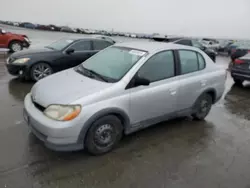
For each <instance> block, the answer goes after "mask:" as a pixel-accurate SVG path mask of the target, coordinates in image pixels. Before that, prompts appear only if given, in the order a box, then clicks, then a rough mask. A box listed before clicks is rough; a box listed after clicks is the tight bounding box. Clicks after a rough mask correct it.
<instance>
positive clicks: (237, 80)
mask: <svg viewBox="0 0 250 188" xmlns="http://www.w3.org/2000/svg"><path fill="white" fill-rule="evenodd" d="M233 80H234V83H235V84H236V85H237V86H242V85H243V81H244V80H240V79H237V78H233Z"/></svg>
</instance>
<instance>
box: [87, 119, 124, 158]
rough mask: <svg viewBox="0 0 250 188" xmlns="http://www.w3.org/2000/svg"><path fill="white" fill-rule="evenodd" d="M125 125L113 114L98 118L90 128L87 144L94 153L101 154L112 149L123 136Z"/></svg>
mask: <svg viewBox="0 0 250 188" xmlns="http://www.w3.org/2000/svg"><path fill="white" fill-rule="evenodd" d="M122 130H123V126H122V123H121V121H120V120H119V119H118V118H117V117H116V116H113V115H108V116H104V117H102V118H100V119H98V120H96V121H95V122H94V123H93V124H92V125H91V127H90V128H89V130H88V133H87V137H86V140H85V146H86V148H87V150H88V152H89V153H90V154H92V155H101V154H104V153H107V152H109V151H111V150H112V149H113V148H114V147H115V146H116V145H117V144H118V142H119V141H120V139H121V138H122Z"/></svg>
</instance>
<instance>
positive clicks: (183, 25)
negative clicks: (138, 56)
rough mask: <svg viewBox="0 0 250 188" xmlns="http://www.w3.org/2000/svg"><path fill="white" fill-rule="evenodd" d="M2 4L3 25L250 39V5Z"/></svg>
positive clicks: (166, 1)
mask: <svg viewBox="0 0 250 188" xmlns="http://www.w3.org/2000/svg"><path fill="white" fill-rule="evenodd" d="M0 4H1V6H0V19H2V20H11V21H12V20H13V21H14V20H16V21H30V22H34V23H42V24H48V23H53V24H59V25H69V26H72V27H83V28H93V29H108V30H111V29H112V28H113V29H114V30H119V31H131V32H150V33H152V32H156V33H164V34H176V35H193V36H195V35H198V36H215V37H238V38H250V0H0ZM3 5H5V6H3Z"/></svg>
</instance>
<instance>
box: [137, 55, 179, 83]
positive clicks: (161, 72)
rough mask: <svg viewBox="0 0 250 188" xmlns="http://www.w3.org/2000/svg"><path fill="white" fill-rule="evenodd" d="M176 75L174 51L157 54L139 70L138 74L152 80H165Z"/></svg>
mask: <svg viewBox="0 0 250 188" xmlns="http://www.w3.org/2000/svg"><path fill="white" fill-rule="evenodd" d="M174 75H175V63H174V56H173V52H172V51H165V52H160V53H158V54H155V55H154V56H153V57H151V58H150V59H149V60H148V61H147V62H146V63H145V64H144V65H143V66H142V67H141V68H140V70H139V71H138V76H139V77H142V78H146V79H148V80H149V81H150V82H155V81H159V80H163V79H166V78H170V77H173V76H174Z"/></svg>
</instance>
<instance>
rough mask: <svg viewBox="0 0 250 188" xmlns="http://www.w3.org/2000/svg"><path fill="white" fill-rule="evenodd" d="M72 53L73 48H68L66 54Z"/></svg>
mask: <svg viewBox="0 0 250 188" xmlns="http://www.w3.org/2000/svg"><path fill="white" fill-rule="evenodd" d="M74 51H75V50H74V49H73V48H69V49H67V50H66V54H72V53H74Z"/></svg>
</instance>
